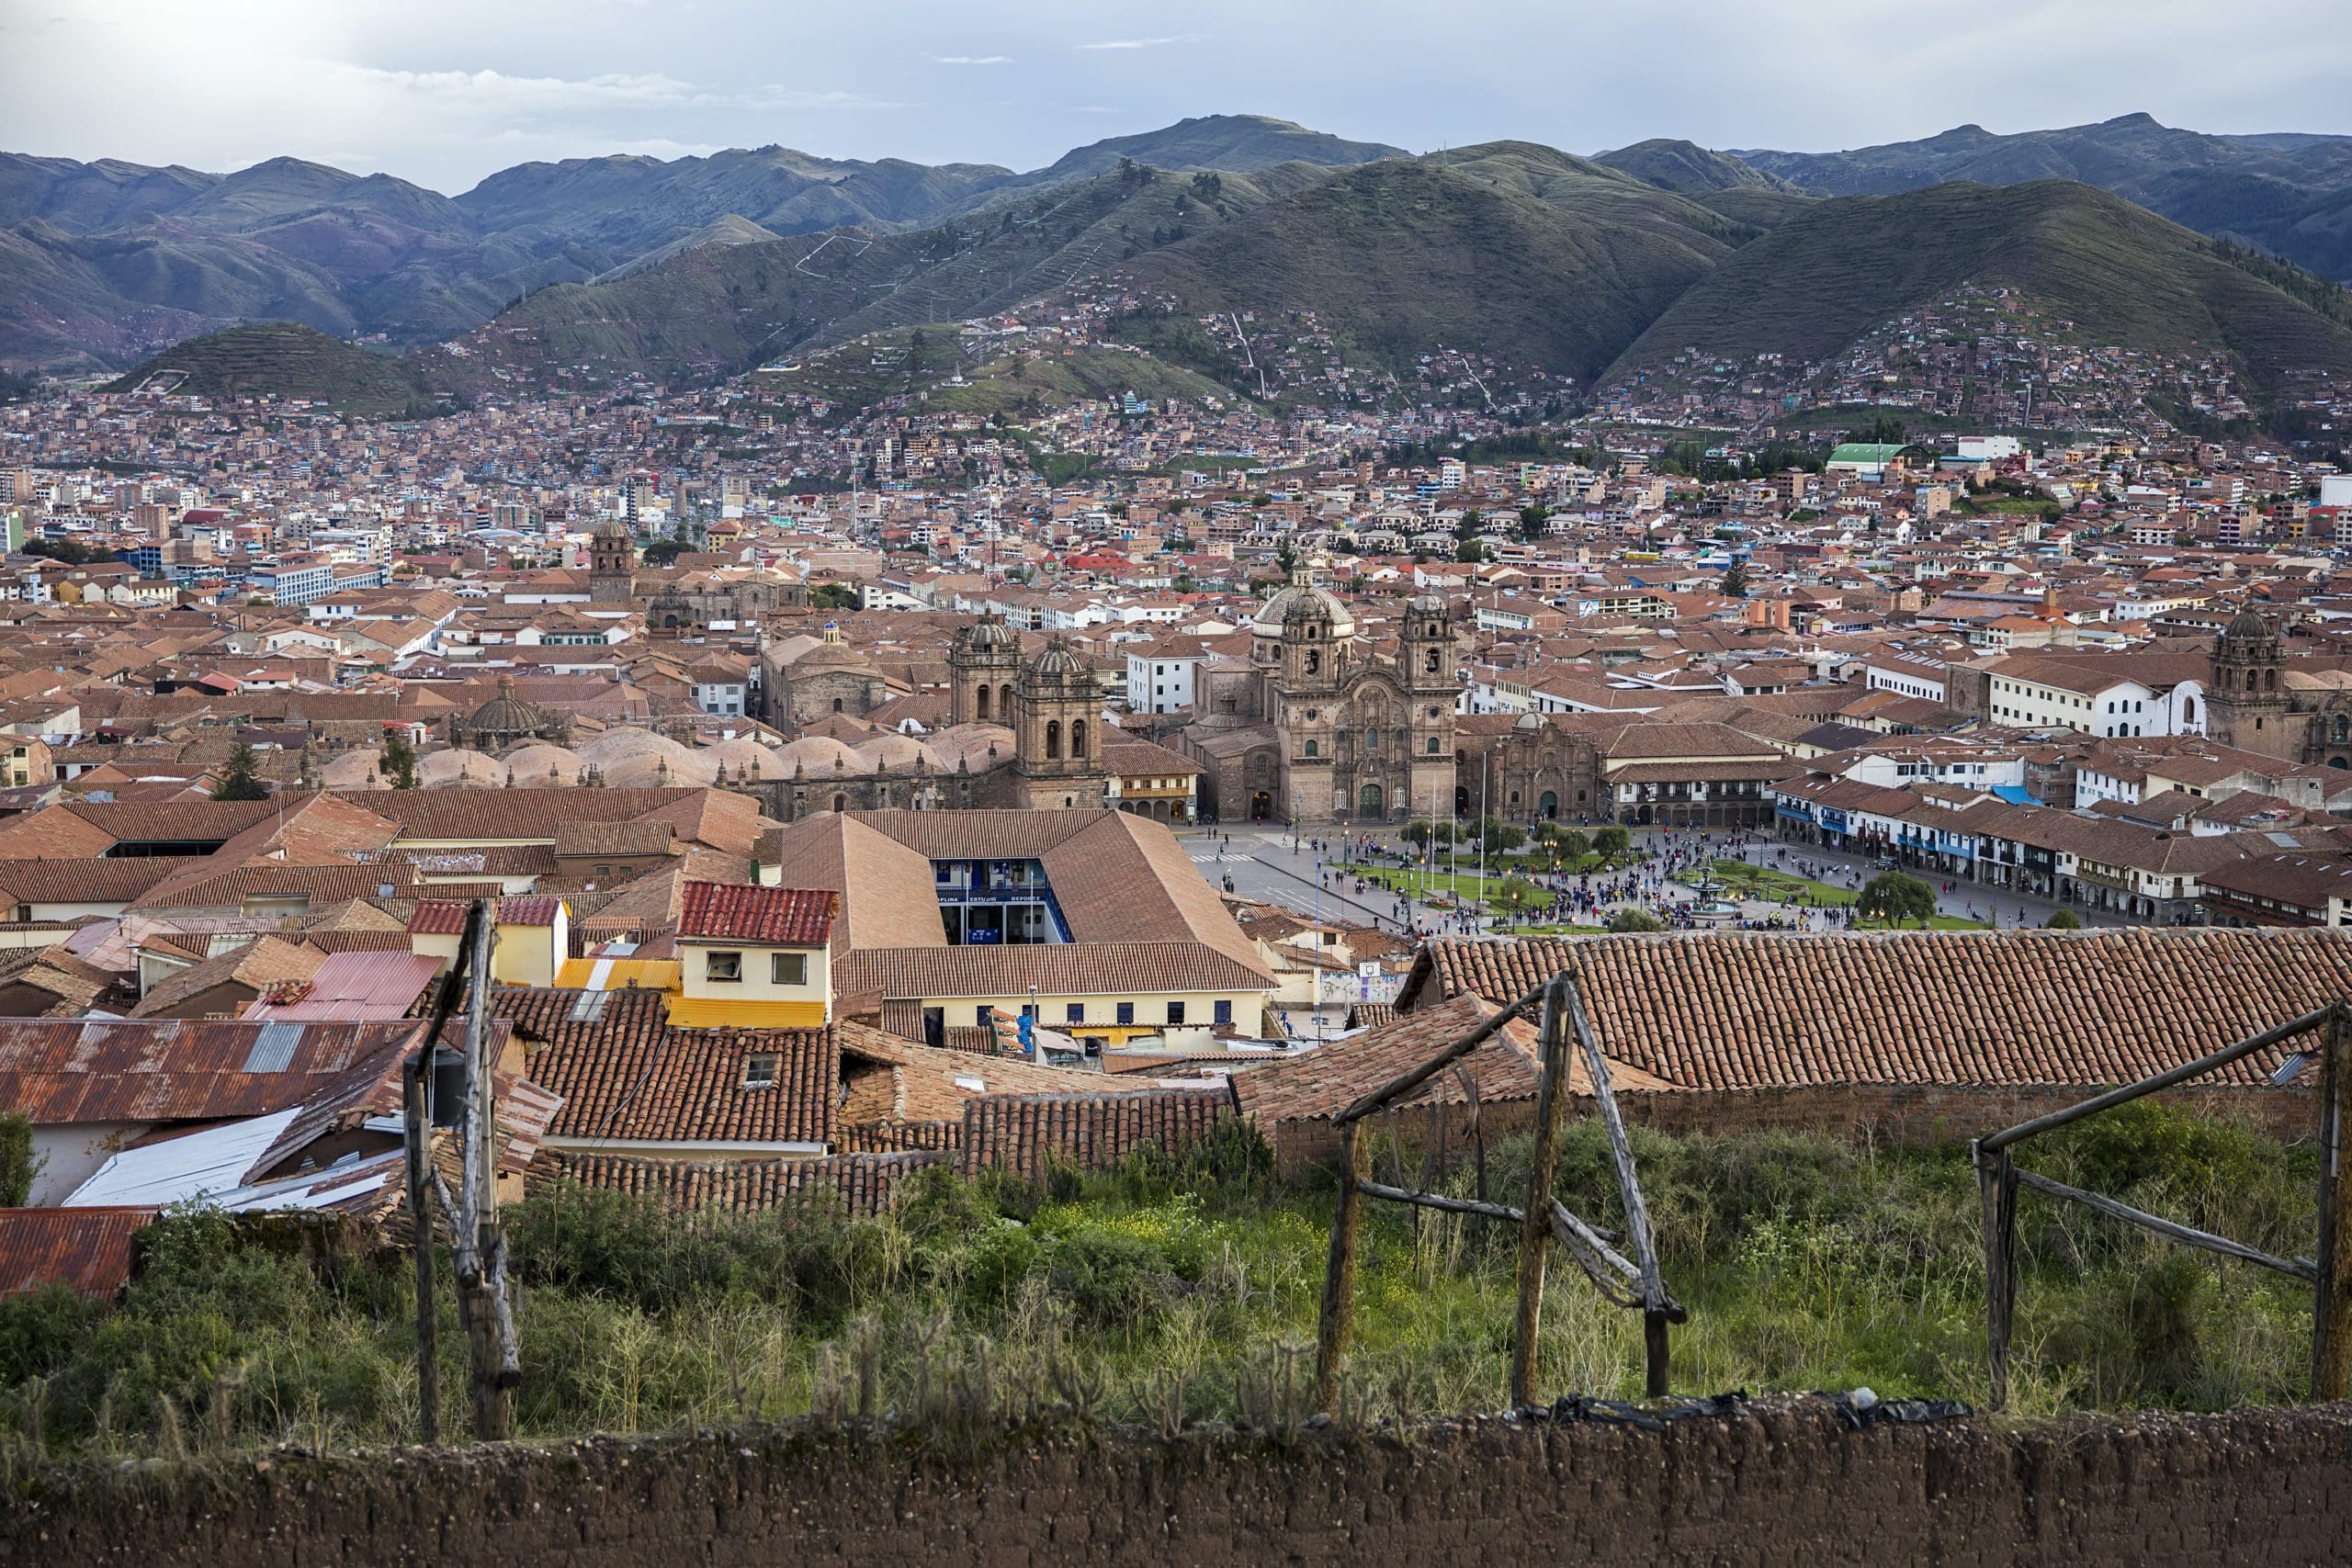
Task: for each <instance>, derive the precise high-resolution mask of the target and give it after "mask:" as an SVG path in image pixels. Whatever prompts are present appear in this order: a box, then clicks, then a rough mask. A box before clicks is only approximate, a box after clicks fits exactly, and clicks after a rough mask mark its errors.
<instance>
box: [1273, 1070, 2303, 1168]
mask: <svg viewBox="0 0 2352 1568" xmlns="http://www.w3.org/2000/svg"><path fill="white" fill-rule="evenodd" d="M2103 1087H2104V1086H2093V1087H2089V1088H1992V1089H1985V1088H1946V1087H1937V1086H1927V1085H1913V1084H1888V1085H1875V1084H1862V1085H1852V1084H1823V1085H1819V1086H1809V1087H1798V1088H1789V1089H1675V1090H1672V1091H1651V1092H1645V1093H1620V1094H1619V1095H1618V1096H1617V1106H1618V1109H1619V1110H1620V1111H1623V1114H1624V1117H1625V1120H1626V1121H1628V1122H1639V1123H1641V1124H1642V1125H1644V1126H1648V1127H1654V1128H1656V1129H1657V1130H1658V1131H1659V1132H1661V1133H1673V1134H1691V1133H1721V1134H1734V1133H1760V1132H1792V1133H1815V1134H1825V1135H1827V1136H1830V1137H1843V1138H1855V1139H1865V1138H1867V1139H1871V1140H1873V1141H1875V1142H1879V1143H1884V1144H1899V1145H1912V1146H1923V1147H1925V1146H1934V1145H1943V1144H1961V1143H1964V1142H1966V1141H1967V1140H1968V1139H1970V1138H1973V1137H1976V1136H1979V1135H1981V1134H1985V1133H1992V1132H1997V1131H1999V1130H2000V1129H2001V1128H2004V1127H2009V1126H2014V1125H2016V1124H2017V1123H2018V1122H2026V1121H2030V1120H2031V1119H2032V1118H2034V1117H2036V1116H2041V1115H2044V1114H2046V1113H2047V1112H2050V1111H2058V1110H2062V1109H2064V1107H2066V1106H2069V1105H2073V1104H2075V1103H2076V1102H2077V1101H2079V1100H2088V1099H2090V1098H2091V1097H2092V1096H2093V1095H2095V1094H2098V1093H2099V1092H2100V1090H2101V1088H2103ZM2154 1098H2155V1099H2157V1100H2162V1101H2163V1102H2165V1104H2168V1105H2172V1106H2175V1107H2177V1108H2179V1109H2182V1110H2188V1111H2199V1112H2200V1113H2202V1114H2205V1115H2211V1116H2226V1117H2231V1118H2233V1119H2237V1120H2241V1121H2244V1122H2247V1123H2248V1124H2250V1125H2252V1126H2254V1127H2256V1128H2259V1129H2260V1130H2261V1131H2263V1132H2265V1133H2267V1134H2270V1135H2271V1136H2272V1137H2276V1138H2282V1139H2294V1138H2307V1137H2310V1136H2311V1135H2312V1132H2313V1130H2314V1128H2315V1127H2316V1126H2317V1124H2318V1119H2319V1112H2318V1107H2317V1104H2316V1101H2315V1100H2313V1098H2312V1091H2311V1090H2310V1089H2306V1088H2294V1089H2268V1088H2241V1087H2233V1086H2229V1085H2190V1086H2188V1087H2185V1088H2180V1089H2169V1090H2166V1091H2165V1093H2163V1094H2160V1095H2157V1096H2155V1097H2154ZM1592 1113H1593V1109H1592V1101H1591V1100H1589V1099H1588V1098H1586V1097H1583V1096H1578V1097H1577V1099H1576V1100H1574V1101H1573V1102H1572V1103H1571V1104H1570V1106H1569V1109H1568V1114H1569V1115H1570V1116H1571V1117H1582V1116H1589V1115H1591V1114H1592ZM1534 1120H1535V1102H1534V1101H1533V1100H1488V1101H1487V1102H1486V1103H1485V1104H1484V1105H1482V1106H1481V1107H1480V1108H1479V1121H1480V1124H1481V1126H1482V1128H1483V1130H1484V1132H1485V1134H1486V1140H1487V1147H1488V1148H1489V1149H1491V1148H1493V1147H1494V1146H1495V1145H1497V1144H1498V1143H1499V1142H1501V1141H1502V1140H1503V1139H1505V1138H1508V1137H1510V1135H1511V1134H1515V1133H1524V1132H1526V1131H1528V1130H1529V1129H1530V1128H1531V1127H1532V1126H1533V1125H1534ZM1468 1125H1469V1117H1468V1115H1467V1111H1466V1108H1464V1107H1461V1106H1450V1107H1448V1108H1447V1113H1446V1116H1445V1119H1444V1131H1443V1134H1442V1137H1443V1147H1444V1149H1445V1151H1446V1160H1447V1163H1448V1164H1458V1163H1460V1161H1461V1160H1463V1159H1466V1158H1468V1157H1469V1154H1470V1143H1469V1140H1468V1134H1467V1131H1466V1129H1467V1128H1468ZM1371 1126H1372V1129H1373V1131H1374V1133H1375V1134H1386V1133H1387V1132H1388V1131H1389V1130H1390V1128H1391V1127H1392V1126H1393V1127H1394V1129H1395V1132H1396V1134H1397V1142H1398V1143H1399V1144H1401V1145H1404V1146H1405V1147H1406V1148H1407V1149H1408V1150H1409V1151H1411V1152H1413V1153H1414V1154H1416V1155H1418V1154H1419V1151H1420V1149H1421V1146H1422V1144H1423V1143H1424V1141H1425V1140H1426V1139H1427V1138H1428V1136H1429V1130H1430V1112H1429V1108H1428V1107H1427V1106H1425V1105H1424V1106H1419V1107H1412V1108H1407V1109H1404V1110H1400V1111H1397V1114H1396V1117H1395V1120H1394V1122H1391V1121H1389V1120H1388V1119H1386V1118H1383V1117H1374V1118H1373V1120H1372V1122H1371ZM1264 1131H1265V1132H1266V1134H1267V1136H1268V1137H1269V1138H1270V1139H1271V1140H1272V1143H1273V1145H1274V1156H1275V1165H1276V1168H1278V1169H1279V1170H1280V1171H1281V1172H1282V1173H1283V1175H1284V1176H1285V1177H1296V1176H1300V1175H1304V1174H1306V1173H1307V1172H1309V1171H1312V1170H1313V1169H1314V1168H1316V1167H1317V1166H1318V1165H1323V1164H1328V1163H1329V1162H1330V1161H1332V1160H1334V1159H1336V1158H1338V1157H1339V1152H1340V1138H1339V1134H1338V1133H1337V1132H1336V1131H1335V1130H1334V1129H1333V1128H1332V1126H1331V1123H1330V1122H1328V1121H1325V1120H1322V1119H1319V1118H1317V1119H1314V1120H1307V1121H1298V1122H1276V1123H1274V1124H1273V1125H1272V1126H1270V1127H1267V1128H1265V1129H1264ZM1381 1179H1383V1180H1385V1179H1387V1171H1386V1168H1385V1165H1384V1167H1383V1169H1382V1172H1381Z"/></svg>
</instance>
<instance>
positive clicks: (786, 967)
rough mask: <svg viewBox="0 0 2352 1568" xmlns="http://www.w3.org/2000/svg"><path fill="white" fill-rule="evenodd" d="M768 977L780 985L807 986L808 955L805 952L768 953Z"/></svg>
mask: <svg viewBox="0 0 2352 1568" xmlns="http://www.w3.org/2000/svg"><path fill="white" fill-rule="evenodd" d="M768 978H769V979H770V980H772V981H773V982H775V984H776V985H779V986H805V985H807V984H808V983H809V955H808V954H807V953H770V954H768Z"/></svg>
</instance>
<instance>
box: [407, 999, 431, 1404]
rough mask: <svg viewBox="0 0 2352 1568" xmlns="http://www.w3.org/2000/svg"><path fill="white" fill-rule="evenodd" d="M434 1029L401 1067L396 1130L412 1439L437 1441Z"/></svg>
mask: <svg viewBox="0 0 2352 1568" xmlns="http://www.w3.org/2000/svg"><path fill="white" fill-rule="evenodd" d="M437 1034H438V1031H437V1030H436V1031H435V1032H433V1033H429V1034H426V1035H425V1036H424V1043H422V1044H421V1045H419V1046H418V1047H417V1052H416V1061H415V1063H414V1064H413V1066H410V1067H409V1068H408V1069H407V1081H406V1083H405V1084H404V1085H403V1086H402V1087H403V1089H404V1090H405V1092H404V1094H403V1095H402V1104H401V1134H402V1138H403V1141H404V1142H405V1143H406V1144H407V1145H408V1213H409V1221H410V1223H411V1224H413V1225H414V1226H415V1227H416V1404H417V1414H416V1440H417V1441H418V1442H420V1443H423V1444H425V1445H426V1446H428V1447H429V1446H431V1445H432V1444H435V1443H437V1442H439V1441H440V1440H441V1365H440V1360H441V1336H440V1332H439V1324H438V1320H437V1318H436V1316H435V1311H434V1299H433V1298H434V1295H435V1285H434V1273H435V1269H434V1264H433V1209H432V1206H431V1203H430V1202H429V1201H428V1200H427V1197H426V1187H425V1168H426V1162H427V1161H428V1159H429V1158H430V1154H431V1149H432V1142H433V1119H432V1111H433V1099H432V1097H433V1053H434V1051H435V1049H436V1048H437V1047H438V1045H439V1041H438V1039H437V1038H436V1036H437Z"/></svg>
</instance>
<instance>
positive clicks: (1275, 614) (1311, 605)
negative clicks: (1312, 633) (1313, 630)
mask: <svg viewBox="0 0 2352 1568" xmlns="http://www.w3.org/2000/svg"><path fill="white" fill-rule="evenodd" d="M1286 626H1322V627H1324V628H1326V635H1327V636H1329V637H1353V636H1354V635H1355V630H1356V623H1355V618H1354V617H1353V616H1351V615H1349V614H1348V611H1347V606H1346V605H1344V604H1340V601H1339V600H1338V599H1336V598H1334V597H1333V596H1332V594H1331V592H1330V591H1329V589H1325V588H1317V586H1316V585H1315V584H1313V583H1311V582H1294V583H1292V584H1291V585H1290V586H1289V587H1287V588H1285V589H1283V591H1282V592H1279V593H1276V594H1275V595H1274V596H1273V597H1272V598H1271V599H1269V600H1267V601H1266V604H1265V607H1264V608H1263V609H1261V610H1260V611H1259V612H1258V618H1257V619H1256V620H1254V621H1252V622H1251V623H1250V630H1251V631H1252V632H1254V633H1255V634H1257V635H1258V636H1260V637H1280V636H1282V635H1283V628H1284V627H1286Z"/></svg>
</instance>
